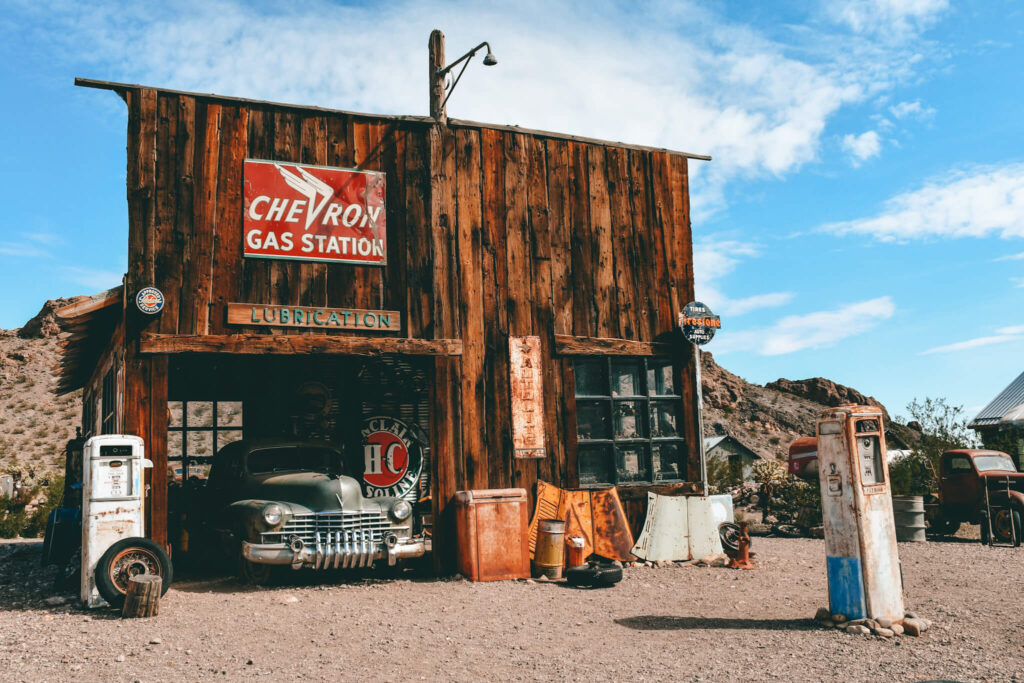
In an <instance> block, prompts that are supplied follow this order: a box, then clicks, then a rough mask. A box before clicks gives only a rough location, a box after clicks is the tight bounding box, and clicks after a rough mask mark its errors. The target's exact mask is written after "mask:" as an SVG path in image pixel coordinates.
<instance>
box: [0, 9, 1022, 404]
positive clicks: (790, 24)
mask: <svg viewBox="0 0 1024 683" xmlns="http://www.w3.org/2000/svg"><path fill="white" fill-rule="evenodd" d="M0 7H2V9H3V11H2V12H0V79H2V86H3V91H4V92H5V94H6V97H5V101H6V103H7V106H5V107H3V108H2V110H0V122H2V126H0V130H2V131H3V133H2V134H0V135H2V136H3V142H4V150H5V152H6V155H5V156H6V163H5V164H3V166H2V170H0V173H2V183H0V187H2V188H3V190H2V193H3V195H2V204H3V209H4V211H3V214H2V216H3V218H2V219H0V292H2V296H0V327H4V328H12V327H18V326H20V325H21V324H23V323H24V322H25V320H27V319H28V318H29V317H31V316H32V315H33V314H35V312H36V311H38V309H39V307H40V305H41V304H42V302H43V300H45V299H47V298H53V297H58V296H70V295H75V294H85V293H92V292H95V291H99V290H102V289H105V288H107V287H110V286H113V285H116V284H118V283H119V281H120V278H121V273H123V272H124V270H125V268H126V265H127V264H126V262H125V254H126V242H127V227H126V226H127V216H126V202H125V184H124V180H125V125H126V115H125V107H124V105H123V103H121V102H120V101H119V100H118V99H117V98H116V97H115V96H114V95H113V94H111V93H108V92H101V91H95V90H88V89H82V88H75V87H73V85H72V81H73V79H74V77H75V76H83V77H88V78H96V79H102V80H114V81H123V82H130V83H144V84H149V85H156V86H162V87H168V88H177V89H183V90H193V91H200V92H216V93H220V94H225V95H235V96H241V97H251V98H257V99H270V100H279V101H287V102H296V103H303V104H313V105H319V106H327V107H337V108H343V109H350V110H356V111H367V112H377V113H412V114H425V113H426V109H427V97H426V82H425V81H426V78H425V71H426V64H425V62H426V42H427V36H428V34H429V32H430V30H431V29H432V28H441V29H442V30H444V31H445V33H446V35H447V45H448V54H449V56H450V57H452V56H457V55H460V54H462V52H463V51H465V50H466V49H468V48H470V47H472V46H473V45H475V44H476V43H477V42H479V41H481V40H489V41H490V42H491V45H492V46H493V48H494V51H495V54H496V55H497V56H498V59H499V65H498V66H497V67H494V68H491V69H484V68H483V67H482V66H481V65H480V64H479V63H478V62H476V63H474V64H473V65H471V66H470V68H469V70H468V71H467V72H466V74H465V76H464V77H463V79H462V81H461V83H460V85H459V88H458V90H457V91H456V93H455V94H454V96H453V97H452V98H451V100H450V101H449V103H448V111H449V114H450V115H451V116H455V117H459V118H467V119H474V120H479V121H489V122H495V123H511V124H519V125H523V126H527V127H533V128H543V129H548V130H555V131H562V132H570V133H575V134H580V135H587V136H593V137H600V138H606V139H613V140H622V141H626V142H631V143H638V144H648V145H657V146H663V147H668V148H672V149H678V150H684V151H691V152H698V153H707V154H711V155H713V156H714V161H712V162H710V163H703V162H693V164H692V166H691V168H692V173H693V183H692V188H691V197H692V205H693V230H694V240H695V252H696V270H697V292H698V298H700V299H702V300H703V301H705V303H708V304H709V305H711V306H712V308H713V309H714V310H715V312H716V313H719V314H721V315H722V319H723V329H722V330H721V331H720V332H719V335H718V336H717V337H716V338H715V340H714V341H712V342H711V344H709V345H708V347H707V349H708V350H709V351H711V352H713V353H714V354H715V356H716V358H717V359H718V360H719V362H721V363H722V364H723V365H724V366H725V367H727V368H728V369H730V370H732V371H733V372H736V373H737V374H739V375H741V376H743V377H746V378H747V379H749V380H751V381H755V382H759V383H763V382H766V381H771V380H774V379H777V378H779V377H788V378H793V379H799V378H804V377H813V376H823V377H828V378H830V379H834V380H836V381H839V382H842V383H845V384H849V385H851V386H854V387H856V388H857V389H859V390H861V391H863V392H865V393H868V394H871V395H874V396H876V397H877V398H879V399H880V400H882V401H883V402H884V403H885V404H886V405H887V406H888V407H889V408H890V410H892V411H893V412H895V413H897V414H899V413H902V412H903V409H904V406H905V405H906V404H907V403H908V402H909V401H910V400H911V399H912V398H914V397H924V396H933V397H937V396H942V397H946V398H948V399H949V400H950V401H951V402H953V403H955V404H961V405H964V406H965V407H966V408H967V409H968V410H969V411H976V410H977V409H980V408H981V407H982V406H983V405H984V404H985V403H987V402H988V400H989V399H991V398H992V397H993V396H995V394H996V393H997V392H998V391H1000V390H1001V389H1002V388H1003V386H1005V385H1006V384H1007V383H1008V382H1009V381H1010V380H1011V379H1012V378H1014V377H1015V376H1016V375H1017V374H1019V373H1020V371H1021V370H1022V369H1024V368H1022V367H1021V366H1022V364H1024V361H1022V360H1021V359H1022V358H1024V136H1022V132H1024V131H1022V121H1024V118H1022V116H1021V114H1020V112H1021V111H1022V110H1024V88H1021V87H1020V80H1021V74H1022V73H1024V51H1022V48H1021V40H1022V37H1024V36H1022V34H1024V5H1022V3H1020V2H1014V1H1012V0H975V1H967V2H953V1H952V0H948V1H947V0H838V1H836V2H821V3H814V2H797V1H795V0H794V1H792V2H787V1H777V2H760V3H724V2H721V3H710V2H703V3H702V2H696V3H688V2H673V3H658V2H651V3H635V2H634V3H621V4H616V3H610V2H592V3H578V2H577V3H569V2H558V1H556V0H549V1H547V2H529V1H527V2H520V3H505V6H502V7H493V8H486V7H481V6H480V5H479V4H473V3H460V2H433V3H426V2H397V3H389V4H388V5H386V6H382V7H378V6H376V5H374V4H372V3H346V4H341V3H328V2H315V1H314V2H307V3H302V4H301V5H299V4H295V6H294V8H288V9H282V7H285V6H284V5H281V6H276V5H271V4H268V3H242V2H218V1H213V2H194V3H177V2H168V3H164V4H161V5H159V6H158V5H157V4H156V3H80V2H54V3H37V2H17V1H6V2H2V3H0Z"/></svg>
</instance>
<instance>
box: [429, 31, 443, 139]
mask: <svg viewBox="0 0 1024 683" xmlns="http://www.w3.org/2000/svg"><path fill="white" fill-rule="evenodd" d="M427 46H428V48H429V51H430V60H429V61H430V65H429V66H430V116H431V117H432V118H433V119H435V120H436V121H437V122H438V123H446V122H447V121H448V115H447V114H446V113H445V109H444V106H443V105H442V103H443V102H444V76H438V75H437V72H438V71H440V70H441V69H443V68H444V34H443V33H441V32H440V31H439V30H437V29H434V30H433V31H431V32H430V42H429V43H428V45H427Z"/></svg>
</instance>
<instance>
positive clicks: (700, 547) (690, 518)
mask: <svg viewBox="0 0 1024 683" xmlns="http://www.w3.org/2000/svg"><path fill="white" fill-rule="evenodd" d="M686 507H687V513H688V514H687V522H688V526H689V529H690V555H691V557H693V559H695V560H699V559H700V558H702V557H704V556H705V555H711V554H713V553H720V552H722V539H721V537H719V535H718V522H716V521H715V509H714V508H715V506H714V504H713V503H712V502H711V499H709V498H704V497H697V496H691V497H689V498H687V499H686Z"/></svg>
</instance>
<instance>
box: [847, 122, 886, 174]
mask: <svg viewBox="0 0 1024 683" xmlns="http://www.w3.org/2000/svg"><path fill="white" fill-rule="evenodd" d="M843 149H844V150H846V151H847V152H849V153H850V156H851V157H852V158H851V161H852V162H853V165H854V166H859V165H860V163H861V162H862V161H866V160H868V159H870V158H871V157H874V156H878V153H879V152H881V151H882V142H881V140H880V139H879V137H878V133H876V132H875V131H873V130H869V131H867V132H866V133H861V134H860V135H853V134H848V135H844V136H843Z"/></svg>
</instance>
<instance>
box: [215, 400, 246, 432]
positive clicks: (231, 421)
mask: <svg viewBox="0 0 1024 683" xmlns="http://www.w3.org/2000/svg"><path fill="white" fill-rule="evenodd" d="M217 426H218V427H241V426H242V402H241V401H219V402H218V403H217Z"/></svg>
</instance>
